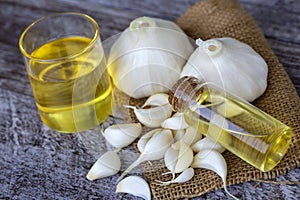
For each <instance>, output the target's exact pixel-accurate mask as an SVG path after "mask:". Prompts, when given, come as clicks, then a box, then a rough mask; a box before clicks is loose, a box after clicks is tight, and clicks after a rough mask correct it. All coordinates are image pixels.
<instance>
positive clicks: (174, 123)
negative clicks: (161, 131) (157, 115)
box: [161, 113, 189, 130]
mask: <svg viewBox="0 0 300 200" xmlns="http://www.w3.org/2000/svg"><path fill="white" fill-rule="evenodd" d="M161 127H163V128H167V129H171V130H181V129H185V128H187V127H189V125H188V124H187V123H186V122H185V120H184V113H175V114H174V115H173V116H172V117H171V118H168V119H166V120H164V121H163V122H162V123H161Z"/></svg>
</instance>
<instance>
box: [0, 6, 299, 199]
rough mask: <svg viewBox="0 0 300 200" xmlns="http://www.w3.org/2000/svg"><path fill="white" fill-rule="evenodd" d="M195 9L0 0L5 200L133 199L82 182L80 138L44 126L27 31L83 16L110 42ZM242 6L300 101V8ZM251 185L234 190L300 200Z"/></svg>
mask: <svg viewBox="0 0 300 200" xmlns="http://www.w3.org/2000/svg"><path fill="white" fill-rule="evenodd" d="M196 2H198V0H173V1H164V0H147V1H138V0H123V1H122V0H110V1H106V0H85V1H76V0H26V1H21V0H0V171H1V173H0V199H22V200H25V199H133V198H134V197H132V196H130V195H122V194H115V193H114V190H115V181H116V177H109V178H106V179H103V180H99V181H96V182H90V181H88V180H87V179H86V178H85V176H86V173H87V171H88V169H89V168H90V167H91V165H92V163H93V162H94V161H95V160H94V157H93V156H92V155H91V154H90V153H89V152H88V151H87V149H86V147H85V145H84V143H83V142H82V140H81V138H80V137H79V136H78V135H77V134H61V133H58V132H55V131H52V130H50V129H49V128H47V127H46V126H45V125H43V123H42V122H41V121H40V119H39V116H38V113H37V109H36V106H35V103H34V98H33V95H32V91H31V87H30V84H29V81H28V78H27V74H26V70H25V67H24V64H23V60H22V56H21V53H20V51H19V49H18V40H19V37H20V34H21V32H22V31H23V30H24V29H25V27H26V26H28V25H29V24H30V23H31V22H33V21H34V20H36V19H38V18H40V17H42V16H45V15H48V14H50V13H54V12H64V11H74V12H82V13H86V14H88V15H90V16H92V17H93V18H94V19H95V20H96V21H97V22H98V23H99V25H100V27H101V30H102V35H101V38H102V40H105V39H107V38H108V37H110V36H112V35H115V34H117V33H119V32H121V31H122V30H124V29H125V28H126V27H127V26H128V24H129V22H130V21H131V20H132V19H134V18H136V17H139V16H144V15H146V16H153V17H159V18H164V19H169V20H176V19H177V18H178V17H179V16H180V15H181V14H182V13H183V12H184V11H185V10H186V9H187V8H189V7H190V6H191V5H193V4H194V3H196ZM241 4H242V6H243V7H244V8H245V9H246V10H247V11H248V12H249V13H250V14H251V15H252V16H253V17H254V19H255V20H256V21H257V23H258V25H259V26H260V27H261V29H262V31H263V33H264V35H265V37H266V38H267V40H268V42H269V44H270V46H271V48H272V49H273V50H274V52H275V54H276V55H277V56H278V58H279V60H280V62H281V63H282V64H283V65H284V67H285V69H286V71H287V73H288V74H289V76H290V78H291V80H292V81H293V83H294V85H295V87H296V89H297V92H298V94H300V34H299V33H300V1H289V0H282V1H278V0H268V1H264V0H241ZM299 174H300V170H299V169H294V170H292V171H291V172H289V173H288V174H287V175H285V176H281V177H279V178H278V179H277V181H299V179H300V176H299ZM252 185H255V183H244V184H239V185H235V186H231V187H229V190H230V191H235V193H236V194H240V196H243V197H244V198H245V199H248V198H251V197H252V196H254V195H258V196H260V197H261V198H263V199H266V198H270V199H274V198H276V199H285V198H286V199H293V198H297V195H298V196H299V189H300V187H299V184H298V185H276V184H267V183H262V184H259V185H258V186H257V187H256V188H255V187H252ZM249 188H250V189H249ZM266 188H268V189H269V191H267V190H266ZM293 191H298V192H293ZM226 197H227V196H226ZM206 198H208V199H211V198H216V199H219V198H224V192H223V190H219V191H216V192H211V193H209V194H207V195H204V196H202V197H200V198H199V199H206ZM197 199H198V198H197Z"/></svg>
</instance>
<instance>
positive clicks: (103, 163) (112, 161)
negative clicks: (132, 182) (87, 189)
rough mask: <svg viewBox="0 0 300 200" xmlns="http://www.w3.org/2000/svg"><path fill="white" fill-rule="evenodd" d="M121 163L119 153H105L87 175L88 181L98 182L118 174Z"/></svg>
mask: <svg viewBox="0 0 300 200" xmlns="http://www.w3.org/2000/svg"><path fill="white" fill-rule="evenodd" d="M120 168H121V161H120V158H119V156H118V155H117V153H115V152H114V151H108V152H106V153H104V154H103V155H102V156H101V157H100V158H99V159H98V160H97V161H96V162H95V163H94V165H93V166H92V167H91V169H90V170H89V172H88V174H87V176H86V177H87V179H88V180H91V181H93V180H96V179H100V178H104V177H107V176H111V175H114V174H116V173H118V171H119V170H120Z"/></svg>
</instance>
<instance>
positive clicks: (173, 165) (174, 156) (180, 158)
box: [164, 140, 193, 174]
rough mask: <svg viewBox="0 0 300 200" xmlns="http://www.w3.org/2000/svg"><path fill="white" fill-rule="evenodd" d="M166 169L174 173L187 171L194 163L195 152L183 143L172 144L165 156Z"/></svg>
mask: <svg viewBox="0 0 300 200" xmlns="http://www.w3.org/2000/svg"><path fill="white" fill-rule="evenodd" d="M164 161H165V165H166V167H167V168H168V169H169V170H170V171H171V172H172V174H174V173H180V172H182V171H184V170H185V169H187V168H188V167H189V166H190V164H191V163H192V161H193V151H192V149H191V148H190V147H189V145H187V144H185V143H184V142H183V141H181V140H180V141H178V142H176V143H175V144H172V145H171V147H170V148H169V149H168V150H167V151H166V153H165V156H164Z"/></svg>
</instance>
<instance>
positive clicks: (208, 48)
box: [181, 37, 268, 102]
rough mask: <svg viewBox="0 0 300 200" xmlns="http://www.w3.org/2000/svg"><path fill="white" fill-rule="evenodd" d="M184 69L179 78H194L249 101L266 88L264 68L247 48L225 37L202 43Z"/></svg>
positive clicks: (257, 55) (259, 57)
mask: <svg viewBox="0 0 300 200" xmlns="http://www.w3.org/2000/svg"><path fill="white" fill-rule="evenodd" d="M196 44H197V45H198V46H199V47H198V48H197V49H196V50H195V51H194V53H193V54H192V55H191V56H190V58H189V60H188V62H187V64H186V65H185V66H184V68H183V70H182V73H181V77H183V76H194V77H196V78H198V79H199V80H203V81H206V82H212V83H215V84H216V85H218V86H220V87H221V88H224V89H225V90H226V91H228V92H230V93H232V94H235V95H236V96H239V97H241V98H243V99H244V100H246V101H249V102H251V101H253V100H255V99H256V98H258V97H259V96H260V95H262V94H263V93H264V91H265V90H266V87H267V75H268V66H267V64H266V62H265V61H264V59H263V58H262V57H261V56H260V55H259V54H258V53H256V52H255V51H254V50H253V49H252V48H251V47H250V46H249V45H247V44H245V43H242V42H240V41H238V40H236V39H233V38H229V37H225V38H215V39H209V40H206V41H202V40H201V39H198V40H197V41H196Z"/></svg>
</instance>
